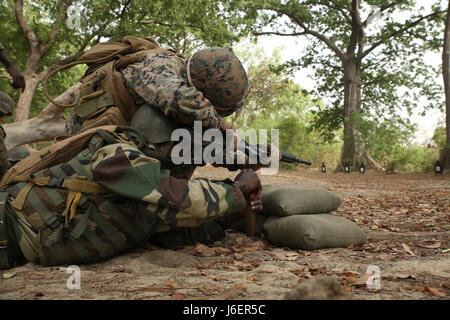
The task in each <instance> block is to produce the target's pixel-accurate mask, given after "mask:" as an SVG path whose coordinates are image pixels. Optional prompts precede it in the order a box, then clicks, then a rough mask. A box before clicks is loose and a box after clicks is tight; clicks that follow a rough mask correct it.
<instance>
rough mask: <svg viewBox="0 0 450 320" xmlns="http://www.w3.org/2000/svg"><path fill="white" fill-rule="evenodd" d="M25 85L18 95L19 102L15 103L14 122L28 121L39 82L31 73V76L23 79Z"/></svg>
mask: <svg viewBox="0 0 450 320" xmlns="http://www.w3.org/2000/svg"><path fill="white" fill-rule="evenodd" d="M25 83H26V86H25V90H24V91H23V92H21V93H20V96H19V100H18V101H17V107H16V114H15V117H14V122H20V121H23V120H27V119H28V117H29V114H30V108H31V102H32V101H33V96H34V92H35V91H36V88H37V87H38V85H39V83H40V80H39V79H38V77H37V75H36V74H34V73H33V74H32V75H31V76H27V77H25Z"/></svg>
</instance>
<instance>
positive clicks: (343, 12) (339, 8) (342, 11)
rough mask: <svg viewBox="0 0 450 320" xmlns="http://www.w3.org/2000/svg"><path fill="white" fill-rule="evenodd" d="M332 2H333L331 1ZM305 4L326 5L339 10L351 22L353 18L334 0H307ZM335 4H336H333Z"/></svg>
mask: <svg viewBox="0 0 450 320" xmlns="http://www.w3.org/2000/svg"><path fill="white" fill-rule="evenodd" d="M330 2H331V3H330ZM305 4H312V5H319V6H325V7H328V8H330V9H334V10H336V11H339V12H340V13H341V14H342V16H343V17H344V18H345V20H347V22H349V23H351V22H352V19H351V18H350V17H349V15H348V14H347V13H346V12H345V11H344V9H343V8H341V7H339V4H337V3H336V2H334V1H329V0H326V1H325V2H321V1H307V2H306V3H305ZM333 4H334V5H333Z"/></svg>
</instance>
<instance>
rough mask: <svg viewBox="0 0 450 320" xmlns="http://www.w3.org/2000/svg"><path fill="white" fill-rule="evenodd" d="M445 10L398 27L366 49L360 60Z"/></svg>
mask: <svg viewBox="0 0 450 320" xmlns="http://www.w3.org/2000/svg"><path fill="white" fill-rule="evenodd" d="M445 12H446V11H445V10H443V11H436V12H433V13H430V14H429V15H426V16H422V17H420V18H419V19H417V20H415V21H413V22H411V23H408V24H407V25H405V26H403V27H402V28H400V29H398V30H396V31H394V32H392V33H391V34H389V35H388V36H387V37H385V38H384V39H382V40H380V41H378V42H375V43H374V44H373V45H372V46H371V47H370V48H369V49H367V50H365V51H364V52H363V53H362V54H361V55H360V56H358V58H359V60H362V59H364V58H365V57H366V56H367V55H368V54H369V53H371V52H372V51H373V50H375V49H376V48H378V47H379V46H380V45H382V44H383V43H385V42H386V41H387V40H389V39H391V38H394V37H396V36H398V35H400V34H402V33H403V32H405V31H406V30H408V29H409V28H412V27H414V26H416V25H418V24H419V23H421V22H422V21H424V20H426V19H428V18H431V17H434V16H436V15H439V14H441V13H445Z"/></svg>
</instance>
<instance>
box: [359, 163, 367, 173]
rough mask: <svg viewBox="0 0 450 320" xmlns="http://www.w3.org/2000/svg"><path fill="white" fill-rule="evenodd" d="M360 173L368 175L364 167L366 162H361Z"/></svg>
mask: <svg viewBox="0 0 450 320" xmlns="http://www.w3.org/2000/svg"><path fill="white" fill-rule="evenodd" d="M359 173H362V174H364V173H366V167H365V166H364V162H361V166H360V167H359Z"/></svg>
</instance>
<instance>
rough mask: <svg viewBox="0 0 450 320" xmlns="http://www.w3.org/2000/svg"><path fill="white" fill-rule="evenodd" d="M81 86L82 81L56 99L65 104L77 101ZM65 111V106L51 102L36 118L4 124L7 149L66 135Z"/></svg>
mask: <svg viewBox="0 0 450 320" xmlns="http://www.w3.org/2000/svg"><path fill="white" fill-rule="evenodd" d="M80 87H81V83H77V84H76V85H74V86H73V87H71V88H69V89H68V90H67V91H65V92H64V93H62V94H61V95H59V96H58V97H57V98H56V99H55V100H56V101H57V102H59V103H63V104H70V103H73V102H75V101H77V100H78V99H79V97H80ZM63 112H64V108H60V107H57V106H55V105H54V104H52V103H50V104H48V105H47V106H46V107H45V108H44V110H42V111H41V113H39V114H38V115H37V117H35V118H32V119H29V120H24V121H20V122H14V123H9V124H4V125H3V128H4V130H5V132H6V139H5V145H6V149H8V150H9V149H12V148H14V147H15V146H19V145H22V144H27V143H33V142H37V141H49V140H53V139H54V138H55V137H58V136H62V135H64V126H65V120H64V117H63V116H62V113H63Z"/></svg>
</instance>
